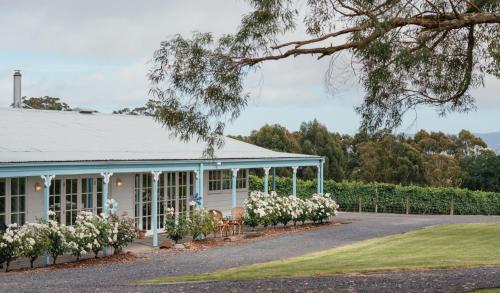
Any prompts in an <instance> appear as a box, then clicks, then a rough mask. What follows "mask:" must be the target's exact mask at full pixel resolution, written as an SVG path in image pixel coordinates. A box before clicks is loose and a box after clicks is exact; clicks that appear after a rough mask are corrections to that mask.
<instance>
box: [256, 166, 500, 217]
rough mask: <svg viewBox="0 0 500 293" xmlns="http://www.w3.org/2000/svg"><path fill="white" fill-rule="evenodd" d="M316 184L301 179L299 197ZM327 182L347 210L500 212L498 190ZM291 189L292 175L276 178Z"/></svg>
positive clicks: (284, 189)
mask: <svg viewBox="0 0 500 293" xmlns="http://www.w3.org/2000/svg"><path fill="white" fill-rule="evenodd" d="M270 184H271V183H270ZM316 186H317V185H316V180H297V197H299V198H302V199H305V198H309V197H310V195H311V194H313V193H314V192H316ZM323 186H324V192H325V193H329V194H331V196H332V198H333V199H334V200H335V201H336V202H337V203H338V204H339V205H340V207H341V210H343V211H358V210H359V206H361V209H362V210H363V211H370V212H373V211H378V212H381V213H383V212H392V213H405V212H406V210H407V207H408V212H409V213H412V214H450V213H451V212H452V211H453V213H454V214H456V215H500V193H494V192H483V191H471V190H467V189H458V188H433V187H420V186H401V185H395V184H386V183H374V184H365V183H359V182H335V181H333V180H325V181H324V185H323ZM249 188H250V189H251V190H263V189H264V184H263V180H262V179H261V178H258V177H256V176H250V179H249ZM291 190H292V179H291V178H285V177H278V178H276V192H277V193H278V194H279V195H287V194H290V192H291Z"/></svg>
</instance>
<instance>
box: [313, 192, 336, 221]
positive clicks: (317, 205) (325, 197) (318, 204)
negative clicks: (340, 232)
mask: <svg viewBox="0 0 500 293" xmlns="http://www.w3.org/2000/svg"><path fill="white" fill-rule="evenodd" d="M309 203H310V207H311V210H310V212H309V213H310V216H309V217H310V220H311V221H313V222H314V223H323V222H324V221H325V220H326V219H328V218H330V217H331V216H335V215H336V214H337V210H338V208H339V206H338V205H337V203H336V202H335V201H334V200H333V199H332V198H331V196H330V194H329V193H326V194H313V195H312V197H311V198H310V199H309Z"/></svg>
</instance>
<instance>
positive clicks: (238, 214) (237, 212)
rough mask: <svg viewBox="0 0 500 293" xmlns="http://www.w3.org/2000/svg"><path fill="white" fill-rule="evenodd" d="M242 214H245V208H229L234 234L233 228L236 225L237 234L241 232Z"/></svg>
mask: <svg viewBox="0 0 500 293" xmlns="http://www.w3.org/2000/svg"><path fill="white" fill-rule="evenodd" d="M244 215H245V209H244V208H242V207H235V208H232V209H231V218H232V220H231V225H232V228H233V235H234V234H235V233H234V229H235V228H236V226H238V235H240V234H241V229H242V227H243V217H244Z"/></svg>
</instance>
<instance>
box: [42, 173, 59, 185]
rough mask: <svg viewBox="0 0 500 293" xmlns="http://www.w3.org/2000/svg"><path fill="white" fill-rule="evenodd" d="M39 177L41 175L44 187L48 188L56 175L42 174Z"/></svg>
mask: <svg viewBox="0 0 500 293" xmlns="http://www.w3.org/2000/svg"><path fill="white" fill-rule="evenodd" d="M40 177H42V179H43V184H44V185H45V187H47V188H49V187H50V184H51V183H52V179H54V178H55V177H56V175H42V176H40Z"/></svg>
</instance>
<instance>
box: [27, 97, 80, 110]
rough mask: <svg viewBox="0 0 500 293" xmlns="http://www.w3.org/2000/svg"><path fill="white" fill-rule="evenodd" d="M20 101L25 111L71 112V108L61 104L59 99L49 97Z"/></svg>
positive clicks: (63, 103)
mask: <svg viewBox="0 0 500 293" xmlns="http://www.w3.org/2000/svg"><path fill="white" fill-rule="evenodd" d="M22 100H23V108H26V109H37V110H56V111H71V107H70V106H69V105H68V104H66V103H65V102H62V101H61V100H60V99H59V98H54V97H49V96H45V97H40V98H33V97H31V98H27V97H23V98H22Z"/></svg>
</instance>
